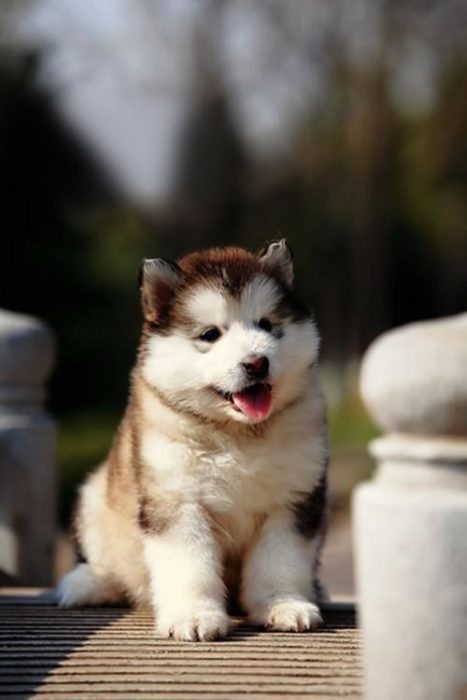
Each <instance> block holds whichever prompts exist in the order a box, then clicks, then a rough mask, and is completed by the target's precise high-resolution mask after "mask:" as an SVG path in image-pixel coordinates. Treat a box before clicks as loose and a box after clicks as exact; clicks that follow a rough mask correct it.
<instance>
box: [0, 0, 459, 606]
mask: <svg viewBox="0 0 467 700" xmlns="http://www.w3.org/2000/svg"><path fill="white" fill-rule="evenodd" d="M466 127H467V4H466V3H465V2H463V0H411V1H410V0H406V1H404V0H351V1H349V0H293V2H290V1H287V0H261V1H259V0H258V1H257V2H251V0H107V2H102V1H99V0H80V2H76V1H74V0H2V3H1V4H0V208H1V212H2V218H1V230H2V235H1V240H2V252H1V254H0V285H1V297H0V305H1V306H2V307H4V308H7V309H11V310H15V311H19V312H25V313H28V314H34V315H38V316H40V317H42V318H43V319H45V320H46V321H47V322H48V323H49V324H50V326H51V327H52V329H53V330H54V332H55V334H56V337H57V341H58V361H57V366H56V370H55V373H54V375H53V378H52V381H51V385H50V392H49V397H50V401H49V408H50V411H51V412H52V413H53V414H54V415H55V416H56V417H57V419H58V422H59V482H60V524H61V526H62V528H65V527H66V525H67V522H68V519H69V515H70V508H71V504H72V501H73V497H74V494H75V491H76V486H77V484H78V483H79V482H80V481H81V480H82V478H83V476H84V474H85V473H86V472H87V471H88V470H89V469H90V468H92V467H93V466H94V465H95V464H96V463H97V462H98V461H99V460H100V459H101V458H102V457H103V456H104V455H105V452H106V450H107V449H108V447H109V444H110V440H111V437H112V433H113V431H114V430H115V427H116V425H117V423H118V419H119V416H120V415H121V412H122V410H123V407H124V405H125V401H126V394H127V387H128V372H129V369H130V368H131V365H132V363H133V361H134V356H135V348H136V343H137V340H138V334H139V328H140V311H139V303H138V293H137V284H136V278H137V270H138V266H139V263H140V260H141V258H143V257H155V256H161V257H168V258H176V257H177V256H180V255H182V254H184V253H186V252H188V251H189V250H193V249H196V248H200V247H206V246H211V245H224V244H228V243H233V244H238V245H242V246H246V247H248V248H252V249H255V248H257V247H259V246H260V245H261V243H262V242H263V241H264V240H266V239H270V238H275V237H278V236H287V238H288V239H289V241H290V243H291V245H292V247H293V249H294V252H295V264H296V278H297V280H298V287H299V289H300V290H301V293H302V295H303V296H304V298H305V299H306V300H307V301H308V303H309V304H310V306H311V308H312V309H313V312H314V315H315V317H316V320H317V323H318V325H319V327H320V329H321V332H322V337H323V342H322V376H323V382H324V385H325V391H326V395H327V399H328V405H329V417H330V426H331V437H332V444H333V465H332V509H333V515H332V517H333V526H332V529H331V540H330V547H329V553H328V555H327V559H326V562H325V566H326V567H327V570H328V572H329V575H330V578H331V579H332V585H331V587H332V588H333V590H335V591H337V592H339V591H341V590H345V591H346V592H349V589H351V587H352V581H351V551H350V544H349V543H350V538H349V534H348V526H347V523H348V507H349V494H350V491H351V488H352V487H353V485H354V484H355V483H356V481H358V480H360V479H362V478H364V477H366V476H368V474H369V473H370V470H371V464H370V462H369V459H368V457H367V456H366V444H367V442H368V440H369V439H370V438H371V437H372V436H373V435H375V434H376V430H375V428H374V426H372V425H371V424H370V422H369V419H368V418H367V416H366V414H365V412H364V410H363V408H362V406H361V404H360V402H359V399H358V395H357V383H356V382H357V378H358V363H359V358H360V356H361V354H362V352H363V351H364V350H365V349H366V347H367V346H368V344H369V342H371V340H372V339H373V338H375V337H376V336H377V335H378V334H380V333H381V332H383V331H384V330H385V329H387V328H390V327H392V326H395V325H400V324H402V323H406V322H409V321H413V320H418V319H424V318H429V317H434V316H440V315H448V314H453V313H456V312H459V311H463V310H465V309H466V308H467V232H466V219H467V217H466V214H467V138H466V131H467V130H466ZM65 558H66V557H65ZM60 566H61V567H62V568H63V566H64V564H62V565H60Z"/></svg>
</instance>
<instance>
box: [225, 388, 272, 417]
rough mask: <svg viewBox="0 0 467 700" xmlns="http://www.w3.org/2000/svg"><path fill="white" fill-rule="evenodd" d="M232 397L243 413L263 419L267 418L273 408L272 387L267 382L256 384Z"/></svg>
mask: <svg viewBox="0 0 467 700" xmlns="http://www.w3.org/2000/svg"><path fill="white" fill-rule="evenodd" d="M232 399H233V402H234V404H235V406H236V407H237V408H239V409H240V410H241V411H242V413H245V415H247V416H249V417H250V418H255V419H256V420H262V419H264V418H266V416H267V415H268V413H269V410H270V408H271V402H272V395H271V389H270V388H269V387H268V386H266V385H265V384H255V385H254V387H250V388H249V389H245V391H239V392H238V393H237V394H234V395H233V396H232Z"/></svg>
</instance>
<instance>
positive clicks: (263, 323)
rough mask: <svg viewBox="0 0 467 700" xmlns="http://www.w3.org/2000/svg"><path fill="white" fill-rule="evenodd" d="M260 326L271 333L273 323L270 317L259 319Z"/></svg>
mask: <svg viewBox="0 0 467 700" xmlns="http://www.w3.org/2000/svg"><path fill="white" fill-rule="evenodd" d="M258 327H259V328H261V330H262V331H266V333H270V332H271V331H272V323H271V321H270V320H269V319H268V318H260V320H259V321H258Z"/></svg>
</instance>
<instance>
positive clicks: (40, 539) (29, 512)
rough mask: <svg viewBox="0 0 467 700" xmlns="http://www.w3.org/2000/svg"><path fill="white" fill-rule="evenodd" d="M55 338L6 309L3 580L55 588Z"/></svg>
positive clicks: (0, 331)
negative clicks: (48, 405)
mask: <svg viewBox="0 0 467 700" xmlns="http://www.w3.org/2000/svg"><path fill="white" fill-rule="evenodd" d="M53 357H54V347H53V341H52V336H51V334H50V331H49V330H48V329H47V327H46V326H45V325H44V324H43V323H42V322H41V321H39V320H38V319H35V318H31V317H30V316H22V315H19V314H14V313H11V312H9V311H3V310H0V581H3V582H8V581H11V582H12V583H19V584H27V585H36V586H43V585H49V584H50V583H52V577H53V557H54V538H55V517H56V493H55V442H56V439H55V426H54V423H53V421H52V420H51V418H50V417H49V416H48V415H47V414H46V413H45V412H44V409H43V402H44V388H43V387H44V382H45V381H46V379H47V377H48V376H49V374H50V371H51V368H52V364H53Z"/></svg>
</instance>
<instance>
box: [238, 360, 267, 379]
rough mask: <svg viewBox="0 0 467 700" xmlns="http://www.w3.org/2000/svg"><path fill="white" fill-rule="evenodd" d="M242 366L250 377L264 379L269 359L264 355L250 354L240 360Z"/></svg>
mask: <svg viewBox="0 0 467 700" xmlns="http://www.w3.org/2000/svg"><path fill="white" fill-rule="evenodd" d="M242 367H244V369H245V372H246V373H247V375H248V377H250V379H265V378H266V377H267V376H268V372H269V360H268V358H267V357H265V356H264V355H252V356H251V357H247V358H246V360H245V362H242Z"/></svg>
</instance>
